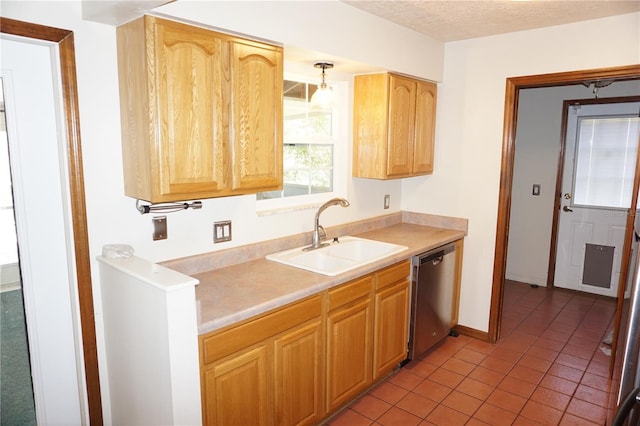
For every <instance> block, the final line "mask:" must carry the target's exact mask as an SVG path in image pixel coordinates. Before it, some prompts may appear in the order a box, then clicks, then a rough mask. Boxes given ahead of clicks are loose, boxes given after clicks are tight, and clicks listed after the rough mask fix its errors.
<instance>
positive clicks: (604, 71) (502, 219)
mask: <svg viewBox="0 0 640 426" xmlns="http://www.w3.org/2000/svg"><path fill="white" fill-rule="evenodd" d="M601 79H615V80H634V79H640V64H636V65H628V66H622V67H610V68H598V69H592V70H582V71H569V72H561V73H552V74H539V75H530V76H524V77H510V78H507V81H506V89H505V104H504V124H503V133H502V159H501V163H500V164H501V165H500V169H501V171H500V189H499V195H498V217H497V221H496V243H495V254H494V265H493V281H492V288H491V306H490V310H489V330H488V332H487V339H488V341H489V342H496V341H497V340H498V338H499V337H500V324H501V320H502V303H503V291H504V282H505V273H506V266H507V246H508V239H509V217H510V213H511V187H512V183H513V166H514V155H515V141H516V125H517V117H518V98H519V92H520V90H521V89H530V88H538V87H551V86H566V85H571V84H577V83H582V82H583V81H592V80H601ZM638 154H639V155H640V150H638ZM639 186H640V167H636V176H635V182H634V196H633V199H632V205H635V203H636V201H637V190H638V187H639ZM634 219H635V210H634V209H632V210H631V213H630V214H629V216H628V217H627V233H626V236H625V247H624V250H623V256H622V259H623V265H622V266H623V267H624V266H625V265H626V266H628V263H629V253H630V251H631V237H632V232H630V230H631V231H633V221H634ZM626 269H628V268H624V269H623V270H622V271H621V277H620V282H621V283H626V275H627V272H626ZM623 275H624V276H623ZM624 287H625V286H624V285H620V286H619V288H618V295H620V290H621V289H622V290H623V291H624ZM621 299H622V298H621V297H618V309H617V310H616V323H615V330H616V334H617V330H618V329H619V325H620V319H621V316H622V312H621V303H620V302H621ZM615 339H616V336H614V346H613V347H612V357H611V358H612V360H613V359H615V349H616V345H615V343H616V340H615Z"/></svg>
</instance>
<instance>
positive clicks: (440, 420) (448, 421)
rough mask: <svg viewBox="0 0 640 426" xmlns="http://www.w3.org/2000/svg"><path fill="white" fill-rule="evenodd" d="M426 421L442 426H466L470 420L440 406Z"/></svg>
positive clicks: (463, 415) (457, 412)
mask: <svg viewBox="0 0 640 426" xmlns="http://www.w3.org/2000/svg"><path fill="white" fill-rule="evenodd" d="M425 420H428V421H430V422H431V423H433V424H436V425H441V426H457V425H464V424H465V423H466V422H467V420H469V416H467V415H465V414H462V413H461V412H459V411H456V410H453V409H451V408H449V407H445V406H444V405H438V406H437V407H436V408H435V409H434V410H433V411H432V412H431V413H429V415H428V416H427V418H426V419H425Z"/></svg>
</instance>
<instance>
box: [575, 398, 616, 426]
mask: <svg viewBox="0 0 640 426" xmlns="http://www.w3.org/2000/svg"><path fill="white" fill-rule="evenodd" d="M567 413H569V414H573V415H574V416H577V417H581V418H583V419H586V420H589V421H590V422H593V423H597V424H601V425H602V424H604V422H605V420H606V418H607V410H606V408H603V407H600V406H599V405H596V404H591V403H590V402H587V401H582V400H580V399H576V398H573V399H572V400H571V402H570V403H569V406H568V407H567Z"/></svg>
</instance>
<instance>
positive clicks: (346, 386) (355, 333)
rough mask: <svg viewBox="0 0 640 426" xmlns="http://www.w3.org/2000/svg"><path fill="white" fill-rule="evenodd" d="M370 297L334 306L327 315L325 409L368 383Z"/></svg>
mask: <svg viewBox="0 0 640 426" xmlns="http://www.w3.org/2000/svg"><path fill="white" fill-rule="evenodd" d="M371 311H372V309H371V300H370V298H369V297H367V298H366V299H362V300H360V301H359V302H356V303H354V304H352V305H347V306H345V307H343V308H339V309H336V310H335V311H333V312H330V313H329V316H328V318H327V333H328V335H327V411H328V412H330V411H333V410H335V409H337V408H339V407H340V406H341V405H343V404H344V403H346V402H348V401H349V400H351V399H352V398H353V397H354V396H356V395H357V394H358V393H359V392H361V391H362V390H363V389H365V388H366V387H367V386H368V385H369V384H370V383H371Z"/></svg>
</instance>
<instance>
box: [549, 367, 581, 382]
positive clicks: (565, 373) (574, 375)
mask: <svg viewBox="0 0 640 426" xmlns="http://www.w3.org/2000/svg"><path fill="white" fill-rule="evenodd" d="M547 374H550V375H552V376H556V377H562V378H563V379H567V380H571V381H572V382H576V383H577V382H579V381H580V379H581V378H582V376H583V375H584V374H585V373H584V372H583V371H582V370H579V369H577V368H573V367H569V366H566V365H562V364H553V365H552V366H551V367H550V368H549V371H547Z"/></svg>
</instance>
